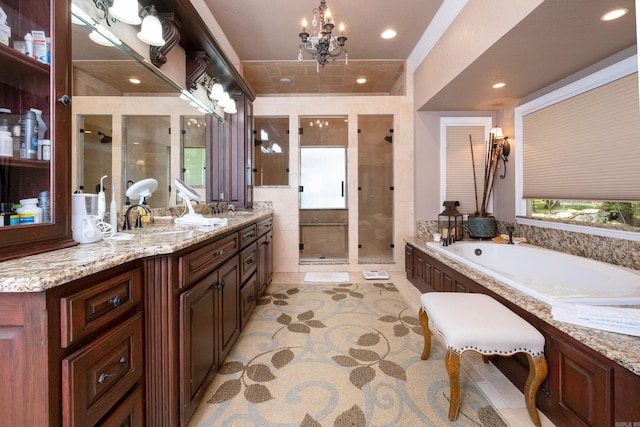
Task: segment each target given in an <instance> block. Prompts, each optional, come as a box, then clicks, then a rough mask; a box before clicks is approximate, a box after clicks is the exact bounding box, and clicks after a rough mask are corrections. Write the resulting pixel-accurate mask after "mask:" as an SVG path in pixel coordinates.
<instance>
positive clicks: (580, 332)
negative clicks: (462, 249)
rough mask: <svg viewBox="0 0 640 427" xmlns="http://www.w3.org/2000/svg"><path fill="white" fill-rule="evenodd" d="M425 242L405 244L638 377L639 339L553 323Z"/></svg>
mask: <svg viewBox="0 0 640 427" xmlns="http://www.w3.org/2000/svg"><path fill="white" fill-rule="evenodd" d="M428 241H430V240H428V239H427V238H419V237H412V238H407V239H405V242H406V243H408V244H410V245H411V246H414V247H416V248H418V249H420V250H421V251H423V252H424V253H426V254H427V255H429V256H431V257H433V258H434V259H436V260H438V261H440V262H442V263H444V264H446V265H449V266H450V267H452V268H454V269H455V270H457V271H458V272H460V273H461V274H464V275H465V276H467V277H468V278H470V279H472V280H474V281H475V282H477V283H478V284H480V285H482V286H484V287H485V288H487V289H489V290H491V291H493V292H495V293H496V294H498V295H500V296H501V297H503V298H505V299H506V300H508V301H510V302H512V303H513V304H515V305H517V306H518V307H521V308H523V309H524V310H526V311H528V312H529V313H531V314H533V315H534V316H536V317H538V318H539V319H541V320H543V321H544V322H546V323H548V324H549V325H551V326H553V327H555V328H556V329H558V330H560V331H562V332H564V333H566V334H567V335H569V336H570V337H572V338H574V339H576V340H578V341H580V342H581V343H583V344H585V345H586V346H588V347H590V348H592V349H594V350H595V351H597V352H598V353H600V354H602V355H603V356H605V357H607V358H608V359H611V360H613V361H615V362H616V363H618V364H619V365H621V366H623V367H625V368H626V369H628V370H630V371H631V372H633V373H635V374H636V375H640V337H634V336H631V335H624V334H618V333H615V332H608V331H603V330H600V329H594V328H587V327H584V326H578V325H574V324H571V323H566V322H560V321H557V320H554V319H553V317H552V316H551V306H550V305H549V304H546V303H544V302H542V301H539V300H537V299H535V298H534V297H532V296H529V295H527V294H525V293H523V292H521V291H519V290H517V289H514V288H512V287H510V286H509V285H507V284H504V283H502V282H500V281H498V280H495V279H493V278H492V277H489V276H487V275H485V274H483V273H481V272H479V271H477V270H475V269H473V268H471V267H468V266H466V265H464V264H460V263H458V262H456V261H455V260H454V259H452V258H450V257H448V256H446V255H444V254H441V253H440V252H436V251H434V250H433V249H431V248H430V247H428V246H426V244H427V242H428Z"/></svg>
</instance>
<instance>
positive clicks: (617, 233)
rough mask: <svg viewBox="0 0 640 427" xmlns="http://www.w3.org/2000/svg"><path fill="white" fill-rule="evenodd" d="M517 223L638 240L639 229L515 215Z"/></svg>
mask: <svg viewBox="0 0 640 427" xmlns="http://www.w3.org/2000/svg"><path fill="white" fill-rule="evenodd" d="M516 222H517V223H518V224H523V225H530V226H532V227H543V228H551V229H554V230H564V231H572V232H574V233H582V234H590V235H593V236H603V237H611V238H614V239H625V240H633V241H640V230H639V231H626V230H621V229H618V228H605V227H596V226H589V225H578V224H574V223H567V222H561V221H549V220H541V219H532V218H526V217H516Z"/></svg>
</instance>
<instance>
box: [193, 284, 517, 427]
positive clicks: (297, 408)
mask: <svg viewBox="0 0 640 427" xmlns="http://www.w3.org/2000/svg"><path fill="white" fill-rule="evenodd" d="M413 311H414V310H412V309H409V304H407V303H406V302H405V301H404V299H403V298H402V296H401V295H400V293H399V292H398V290H397V289H396V287H395V286H394V285H393V284H391V283H366V284H304V285H298V286H286V285H272V286H271V287H269V289H267V292H266V293H265V294H264V295H263V297H262V298H261V300H260V302H259V305H258V307H257V308H256V310H255V311H254V314H253V315H252V317H251V319H250V321H249V322H248V323H247V325H246V327H245V329H244V330H243V332H242V334H241V336H240V338H239V340H238V342H237V344H236V346H235V347H234V349H233V350H232V352H231V353H230V355H229V357H228V358H227V360H226V361H225V362H224V364H223V365H222V367H221V369H220V372H219V373H218V375H217V376H216V378H215V380H214V382H213V383H212V385H211V387H210V388H209V390H208V391H207V394H206V397H205V399H206V403H203V404H201V405H200V407H199V408H198V410H197V411H196V413H195V414H194V415H193V417H192V419H191V421H190V423H189V427H195V426H229V427H230V426H235V427H240V426H261V427H267V426H269V427H271V426H283V427H284V426H287V427H288V426H291V427H329V426H336V427H341V426H353V427H364V426H389V427H391V426H393V427H400V426H406V427H415V426H449V425H456V426H505V424H504V422H503V421H502V419H501V418H500V416H499V415H498V414H497V413H496V411H495V409H494V408H493V407H492V406H491V405H490V404H489V403H488V401H487V399H486V398H485V396H484V395H483V394H482V393H481V392H480V390H479V389H478V387H477V386H476V385H475V384H474V383H473V381H472V380H471V379H470V378H469V377H468V376H467V374H466V373H465V372H464V371H462V370H461V372H460V385H461V410H460V413H459V415H458V419H457V421H456V422H455V424H454V423H452V422H450V421H449V420H448V417H447V415H448V410H449V398H448V396H449V380H448V377H447V373H446V369H445V365H444V353H445V350H444V348H443V346H442V344H441V343H440V341H439V340H437V339H434V340H433V341H432V349H431V355H430V356H429V359H428V360H421V359H420V355H421V354H422V349H423V343H424V341H423V337H422V328H421V327H420V325H419V322H418V318H417V313H414V312H413Z"/></svg>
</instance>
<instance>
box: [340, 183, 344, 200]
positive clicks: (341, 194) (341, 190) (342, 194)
mask: <svg viewBox="0 0 640 427" xmlns="http://www.w3.org/2000/svg"><path fill="white" fill-rule="evenodd" d="M340 197H344V181H342V183H341V184H340Z"/></svg>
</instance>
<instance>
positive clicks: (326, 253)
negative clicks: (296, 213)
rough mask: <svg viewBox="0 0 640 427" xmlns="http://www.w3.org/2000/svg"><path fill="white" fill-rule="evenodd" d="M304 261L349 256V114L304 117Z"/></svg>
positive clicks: (337, 260) (332, 260) (339, 260)
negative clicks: (344, 115) (346, 115)
mask: <svg viewBox="0 0 640 427" xmlns="http://www.w3.org/2000/svg"><path fill="white" fill-rule="evenodd" d="M300 129H301V133H300V187H299V190H300V193H299V194H300V262H302V263H304V262H314V263H316V262H318V261H321V262H323V263H327V264H331V263H340V264H341V263H344V262H345V261H346V260H347V259H348V258H349V254H348V253H349V245H348V241H349V239H348V237H349V226H348V223H349V215H348V214H349V211H348V209H347V206H348V204H347V146H348V142H347V141H348V132H347V120H346V117H303V118H301V119H300Z"/></svg>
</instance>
